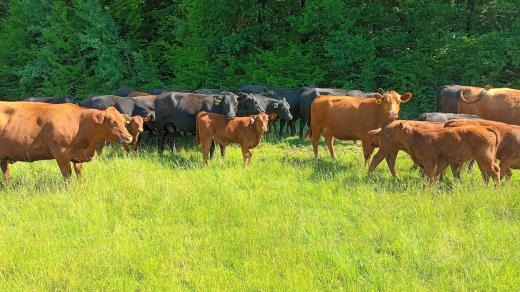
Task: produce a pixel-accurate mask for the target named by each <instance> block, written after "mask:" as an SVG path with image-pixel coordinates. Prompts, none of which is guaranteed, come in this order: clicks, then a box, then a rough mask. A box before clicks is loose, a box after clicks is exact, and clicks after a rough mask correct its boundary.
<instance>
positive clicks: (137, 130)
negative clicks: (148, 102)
mask: <svg viewBox="0 0 520 292" xmlns="http://www.w3.org/2000/svg"><path fill="white" fill-rule="evenodd" d="M149 120H150V118H148V117H142V116H133V117H127V122H126V129H127V130H128V133H130V135H132V142H131V143H130V144H123V147H124V148H125V150H126V152H128V151H129V150H130V148H129V146H130V145H132V148H133V150H134V151H137V149H138V148H139V142H140V141H139V135H141V133H142V132H143V131H144V129H143V126H144V123H146V122H148V121H149Z"/></svg>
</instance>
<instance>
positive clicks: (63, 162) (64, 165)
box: [56, 157, 72, 180]
mask: <svg viewBox="0 0 520 292" xmlns="http://www.w3.org/2000/svg"><path fill="white" fill-rule="evenodd" d="M56 162H57V163H58V167H59V168H60V171H61V175H63V177H64V178H65V179H66V180H69V179H70V176H71V175H72V169H71V168H70V160H69V159H66V158H62V157H60V158H56Z"/></svg>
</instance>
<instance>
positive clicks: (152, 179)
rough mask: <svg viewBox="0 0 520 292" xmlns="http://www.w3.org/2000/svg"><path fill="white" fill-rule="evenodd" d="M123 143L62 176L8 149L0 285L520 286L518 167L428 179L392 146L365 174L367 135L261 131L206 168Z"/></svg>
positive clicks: (195, 154) (1, 197) (0, 221)
mask: <svg viewBox="0 0 520 292" xmlns="http://www.w3.org/2000/svg"><path fill="white" fill-rule="evenodd" d="M188 140H189V139H186V141H184V147H183V148H181V150H180V153H179V155H178V156H173V155H171V153H169V152H165V155H164V156H163V157H159V156H158V155H157V154H156V153H155V150H154V148H153V147H152V148H150V149H145V150H144V151H142V152H141V153H139V154H132V155H130V156H125V155H124V154H123V153H122V151H121V150H120V149H119V148H118V147H114V148H111V149H108V150H107V151H106V154H105V156H104V157H103V158H101V159H100V158H95V160H94V161H93V162H91V163H88V164H85V166H84V180H83V182H81V183H77V182H76V180H75V178H74V179H73V181H72V182H70V183H68V184H67V183H64V182H63V180H62V178H61V175H60V174H59V170H58V167H57V166H56V164H55V162H54V161H47V162H36V163H32V164H28V163H17V164H14V165H13V166H12V168H11V170H12V176H13V177H12V180H11V181H8V182H5V183H4V184H3V186H1V193H0V290H2V291H11V290H27V289H36V290H42V289H45V290H94V289H95V290H100V289H104V290H123V289H124V290H128V289H142V290H164V289H175V290H178V289H186V290H193V289H195V290H208V289H215V290H224V289H226V290H236V289H240V290H242V289H247V290H274V289H276V290H333V289H334V290H335V289H339V288H348V289H361V288H364V289H370V290H375V289H385V290H419V289H420V290H423V289H431V290H439V289H442V290H446V289H456V290H468V289H478V290H481V289H499V290H519V289H520V224H519V223H520V192H519V187H520V179H519V174H518V173H517V174H514V175H513V179H512V180H511V181H509V182H505V183H503V184H502V185H501V186H500V187H498V188H495V187H494V186H493V185H492V184H490V185H489V186H487V185H484V184H483V182H482V180H481V179H480V174H479V172H478V170H475V171H474V172H473V173H470V174H468V173H464V175H463V181H462V182H458V181H455V180H453V179H452V177H451V174H450V175H449V176H448V177H446V178H445V180H444V181H443V182H442V183H437V184H434V185H425V184H424V183H423V180H422V179H421V178H420V176H419V174H418V173H417V172H416V171H413V170H410V167H411V161H410V159H409V158H408V157H407V156H406V155H401V156H400V157H399V159H398V162H397V165H398V171H399V173H400V175H401V179H400V180H399V181H397V180H394V179H393V178H392V177H391V176H390V174H389V171H388V169H387V167H386V164H384V163H383V164H381V165H380V166H379V168H378V169H377V171H376V173H375V174H374V175H373V176H367V174H366V170H365V168H364V166H363V161H362V155H361V151H360V148H359V147H358V146H356V145H353V144H350V143H336V144H337V149H338V157H339V159H338V160H337V161H333V160H332V159H331V158H330V156H329V155H328V152H326V150H325V148H324V147H322V148H320V150H321V153H322V159H321V160H320V161H314V159H313V156H312V150H311V147H310V145H309V142H305V143H300V142H299V141H298V140H297V139H296V138H286V139H282V140H278V139H275V138H273V137H268V139H267V140H268V141H267V142H265V143H263V144H261V145H260V146H259V147H258V148H257V149H255V150H254V156H253V160H252V165H251V166H249V167H244V166H243V165H242V158H241V154H240V150H239V149H238V148H237V147H229V149H228V153H227V154H228V156H227V157H226V159H225V160H222V159H221V158H220V157H217V158H216V159H215V160H213V161H211V162H210V166H209V168H204V167H203V166H202V163H201V160H202V159H201V154H200V152H199V149H198V148H194V147H188V146H190V143H191V142H190V141H188Z"/></svg>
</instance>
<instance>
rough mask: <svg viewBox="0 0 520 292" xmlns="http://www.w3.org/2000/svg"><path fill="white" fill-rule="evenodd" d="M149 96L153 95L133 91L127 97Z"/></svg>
mask: <svg viewBox="0 0 520 292" xmlns="http://www.w3.org/2000/svg"><path fill="white" fill-rule="evenodd" d="M147 95H151V94H148V93H146V92H141V91H132V92H130V94H128V95H127V96H126V97H136V96H147Z"/></svg>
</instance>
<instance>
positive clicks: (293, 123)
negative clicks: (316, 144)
mask: <svg viewBox="0 0 520 292" xmlns="http://www.w3.org/2000/svg"><path fill="white" fill-rule="evenodd" d="M289 127H290V131H291V136H294V135H296V121H295V120H294V119H292V120H290V121H289Z"/></svg>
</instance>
